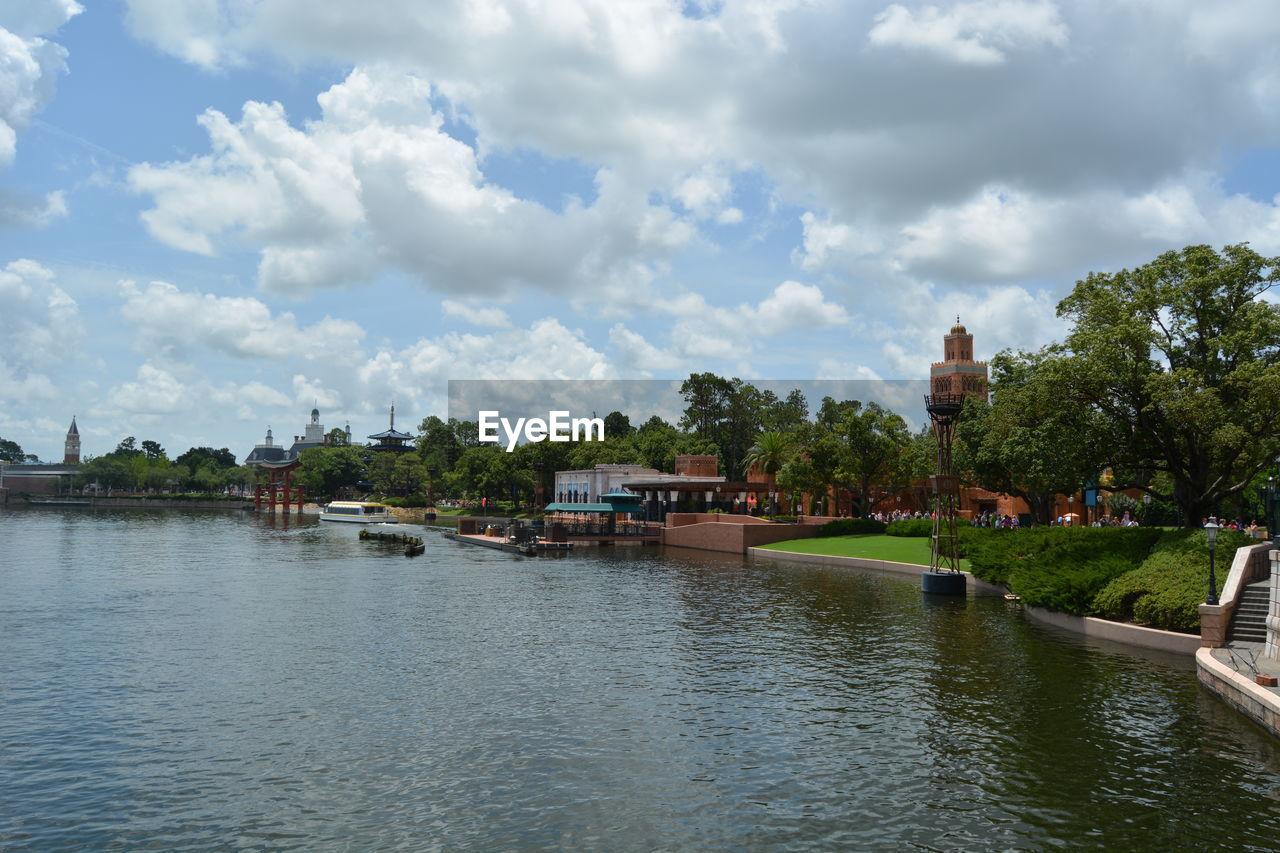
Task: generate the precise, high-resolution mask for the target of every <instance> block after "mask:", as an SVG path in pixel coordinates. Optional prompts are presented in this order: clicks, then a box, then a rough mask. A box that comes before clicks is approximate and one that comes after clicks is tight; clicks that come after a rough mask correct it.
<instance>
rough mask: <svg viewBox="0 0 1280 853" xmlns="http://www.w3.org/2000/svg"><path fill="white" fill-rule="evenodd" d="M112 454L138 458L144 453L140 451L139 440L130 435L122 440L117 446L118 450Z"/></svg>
mask: <svg viewBox="0 0 1280 853" xmlns="http://www.w3.org/2000/svg"><path fill="white" fill-rule="evenodd" d="M112 453H117V454H119V455H121V456H138V455H139V454H141V453H142V451H141V450H139V449H138V440H137V439H136V438H134V437H133V436H131V435H130V436H127V437H125V438H122V439H120V443H119V444H117V445H116V449H115V450H113V451H112Z"/></svg>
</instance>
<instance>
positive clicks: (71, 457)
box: [62, 415, 80, 465]
mask: <svg viewBox="0 0 1280 853" xmlns="http://www.w3.org/2000/svg"><path fill="white" fill-rule="evenodd" d="M62 464H63V465H79V464H80V430H79V429H78V428H77V427H76V416H75V415H72V416H71V429H69V430H67V443H66V444H65V445H64V446H63V452H62Z"/></svg>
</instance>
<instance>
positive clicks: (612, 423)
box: [604, 411, 633, 438]
mask: <svg viewBox="0 0 1280 853" xmlns="http://www.w3.org/2000/svg"><path fill="white" fill-rule="evenodd" d="M632 432H633V430H632V429H631V418H629V417H627V416H626V415H624V414H623V413H622V412H616V411H615V412H610V413H609V414H607V415H605V416H604V435H605V438H625V437H626V436H628V435H631V433H632Z"/></svg>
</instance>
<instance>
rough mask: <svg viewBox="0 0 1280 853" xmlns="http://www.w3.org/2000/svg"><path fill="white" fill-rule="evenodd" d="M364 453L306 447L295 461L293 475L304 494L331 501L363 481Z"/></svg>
mask: <svg viewBox="0 0 1280 853" xmlns="http://www.w3.org/2000/svg"><path fill="white" fill-rule="evenodd" d="M364 457H365V451H364V448H360V447H309V448H307V449H306V450H304V451H302V455H301V456H299V457H298V459H299V461H300V463H301V464H300V465H299V466H298V472H297V473H296V474H295V475H294V477H295V479H297V481H298V483H299V484H300V485H301V486H302V487H303V489H305V490H306V492H307V494H309V495H312V496H315V497H319V496H325V497H333V496H335V495H337V494H339V491H340V490H341V489H343V488H348V487H354V486H355V485H356V484H357V483H359V482H360V481H361V480H363V479H364V475H365V467H366V463H365V458H364Z"/></svg>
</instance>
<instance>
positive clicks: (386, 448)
mask: <svg viewBox="0 0 1280 853" xmlns="http://www.w3.org/2000/svg"><path fill="white" fill-rule="evenodd" d="M369 438H371V439H373V440H374V442H375V443H374V444H371V445H369V449H370V450H378V451H381V452H384V453H408V452H409V451H410V450H413V445H412V444H410V443H409V442H411V441H413V436H411V435H409V434H408V433H407V432H398V431H397V430H396V404H395V403H392V404H391V425H390V426H389V427H387V428H386V429H385V430H383V431H382V432H377V433H374V434H373V435H371V436H369Z"/></svg>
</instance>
